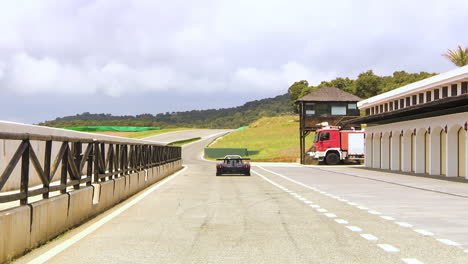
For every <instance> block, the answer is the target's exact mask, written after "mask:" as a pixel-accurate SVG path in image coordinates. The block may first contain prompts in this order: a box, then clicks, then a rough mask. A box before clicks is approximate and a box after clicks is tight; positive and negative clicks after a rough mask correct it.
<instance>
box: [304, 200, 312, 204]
mask: <svg viewBox="0 0 468 264" xmlns="http://www.w3.org/2000/svg"><path fill="white" fill-rule="evenodd" d="M304 203H305V204H311V203H312V202H311V201H308V200H305V201H304Z"/></svg>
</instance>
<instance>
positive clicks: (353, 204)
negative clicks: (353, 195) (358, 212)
mask: <svg viewBox="0 0 468 264" xmlns="http://www.w3.org/2000/svg"><path fill="white" fill-rule="evenodd" d="M348 204H349V205H352V206H356V205H358V204H357V203H353V202H348Z"/></svg>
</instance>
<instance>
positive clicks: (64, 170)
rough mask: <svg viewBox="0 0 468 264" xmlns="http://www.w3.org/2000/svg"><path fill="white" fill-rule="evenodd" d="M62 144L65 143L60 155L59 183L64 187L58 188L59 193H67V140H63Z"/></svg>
mask: <svg viewBox="0 0 468 264" xmlns="http://www.w3.org/2000/svg"><path fill="white" fill-rule="evenodd" d="M63 144H66V147H65V152H64V154H63V157H62V170H61V174H60V185H63V186H64V188H63V189H61V190H60V193H62V194H63V193H67V173H68V151H70V150H69V146H68V141H64V142H63Z"/></svg>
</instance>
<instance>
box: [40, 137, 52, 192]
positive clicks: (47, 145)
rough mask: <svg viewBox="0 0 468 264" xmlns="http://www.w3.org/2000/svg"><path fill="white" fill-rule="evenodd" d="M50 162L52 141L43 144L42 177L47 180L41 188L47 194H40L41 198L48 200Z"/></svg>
mask: <svg viewBox="0 0 468 264" xmlns="http://www.w3.org/2000/svg"><path fill="white" fill-rule="evenodd" d="M51 161H52V140H47V141H46V142H45V151H44V176H45V177H46V178H47V179H48V182H47V184H43V185H42V187H44V188H47V192H45V193H43V194H42V198H44V199H47V198H49V187H50V181H51V180H52V179H51V178H50V164H51Z"/></svg>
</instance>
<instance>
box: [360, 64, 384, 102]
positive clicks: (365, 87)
mask: <svg viewBox="0 0 468 264" xmlns="http://www.w3.org/2000/svg"><path fill="white" fill-rule="evenodd" d="M381 83H382V77H380V76H377V75H375V74H374V72H373V71H372V70H369V71H367V72H363V73H361V74H359V76H358V78H357V79H356V95H357V96H359V97H361V98H369V97H371V96H374V95H377V94H378V93H379V92H380V85H381Z"/></svg>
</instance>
